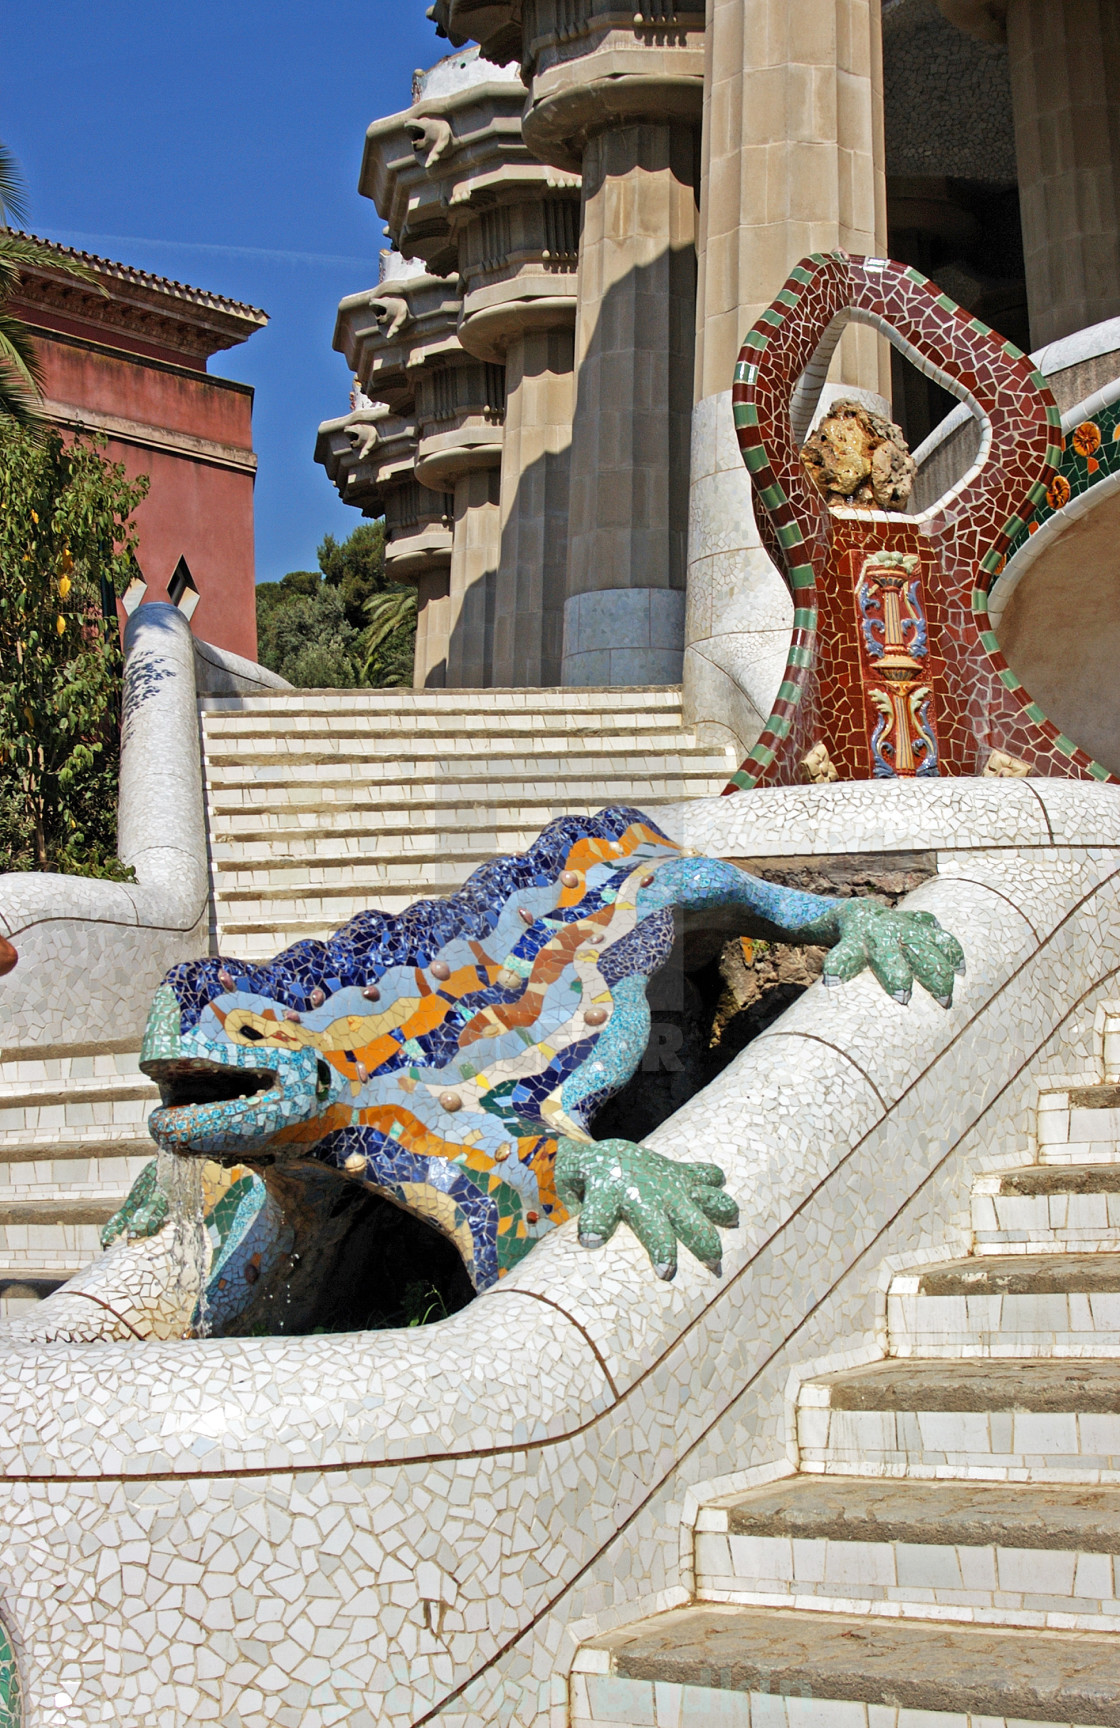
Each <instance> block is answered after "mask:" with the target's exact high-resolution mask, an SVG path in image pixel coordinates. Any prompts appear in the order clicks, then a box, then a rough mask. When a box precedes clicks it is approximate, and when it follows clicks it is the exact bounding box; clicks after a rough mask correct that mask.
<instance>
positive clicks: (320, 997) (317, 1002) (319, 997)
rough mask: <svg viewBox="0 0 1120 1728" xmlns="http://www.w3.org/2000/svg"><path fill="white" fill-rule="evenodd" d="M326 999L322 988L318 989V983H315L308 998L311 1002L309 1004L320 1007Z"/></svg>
mask: <svg viewBox="0 0 1120 1728" xmlns="http://www.w3.org/2000/svg"><path fill="white" fill-rule="evenodd" d="M326 999H327V997H326V992H325V991H323V990H320V988H319V986H318V984H316V986H315V988H314V990H312V992H311V995H310V996H309V998H308V1000H309V1002H310V1003H311V1006H312V1007H313V1008H321V1007H322V1006H323V1003H324V1002H325V1001H326Z"/></svg>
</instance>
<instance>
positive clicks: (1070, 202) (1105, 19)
mask: <svg viewBox="0 0 1120 1728" xmlns="http://www.w3.org/2000/svg"><path fill="white" fill-rule="evenodd" d="M1007 47H1008V53H1009V57H1010V61H1011V100H1012V105H1013V109H1014V115H1015V154H1016V157H1017V160H1018V170H1019V209H1020V214H1021V219H1022V225H1023V257H1024V259H1025V261H1026V267H1027V304H1028V307H1029V309H1030V321H1031V345H1032V347H1034V348H1041V347H1042V346H1043V345H1044V344H1045V343H1047V342H1055V341H1057V339H1058V338H1059V337H1060V336H1068V335H1070V334H1071V333H1072V332H1073V331H1074V330H1082V329H1084V328H1085V326H1086V325H1087V324H1099V323H1100V322H1101V321H1102V320H1103V319H1105V318H1115V317H1116V316H1117V315H1118V314H1120V8H1118V7H1117V5H1116V0H1012V4H1011V5H1010V7H1009V8H1008V13H1007Z"/></svg>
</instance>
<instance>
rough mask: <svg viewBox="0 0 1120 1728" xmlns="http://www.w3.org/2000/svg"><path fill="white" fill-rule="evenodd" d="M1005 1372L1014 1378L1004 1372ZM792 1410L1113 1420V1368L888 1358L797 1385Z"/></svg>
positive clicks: (1069, 1362)
mask: <svg viewBox="0 0 1120 1728" xmlns="http://www.w3.org/2000/svg"><path fill="white" fill-rule="evenodd" d="M1012 1368H1013V1369H1015V1370H1016V1372H1015V1373H1010V1372H1008V1370H1009V1369H1012ZM953 1369H956V1370H957V1372H956V1373H955V1374H954V1373H952V1372H951V1370H953ZM1095 1370H1100V1372H1095ZM985 1381H987V1382H988V1384H987V1385H985ZM892 1382H893V1384H892ZM797 1404H798V1409H799V1410H804V1411H810V1410H826V1409H830V1410H838V1411H839V1410H843V1411H846V1412H849V1413H853V1414H863V1415H886V1414H898V1413H902V1412H906V1413H910V1412H913V1413H920V1414H938V1415H944V1414H959V1415H964V1414H992V1413H996V1412H1000V1413H1007V1412H1013V1413H1015V1414H1019V1415H1027V1414H1033V1415H1045V1414H1052V1415H1089V1414H1099V1415H1110V1416H1111V1415H1120V1369H1117V1367H1116V1365H1115V1364H1114V1363H1113V1362H1111V1361H1108V1360H1103V1361H1095V1360H1093V1359H1092V1358H1084V1357H1081V1358H1076V1357H1072V1358H1071V1357H1063V1358H1060V1359H1058V1360H1051V1359H1045V1358H1043V1359H1039V1358H1037V1357H1030V1358H1025V1359H1023V1360H1019V1359H1017V1358H1015V1357H1012V1358H1006V1357H997V1358H994V1359H976V1358H963V1359H962V1358H960V1357H951V1358H948V1359H946V1358H942V1357H931V1358H928V1359H927V1358H924V1357H922V1358H910V1357H905V1358H903V1357H897V1356H890V1357H885V1358H883V1359H881V1360H880V1361H878V1362H875V1363H872V1364H869V1365H868V1367H866V1368H857V1369H849V1370H846V1371H844V1372H842V1373H839V1374H830V1375H821V1376H820V1377H818V1378H816V1379H812V1380H805V1381H803V1382H802V1384H801V1387H800V1390H799V1392H798V1398H797ZM865 1474H866V1472H865Z"/></svg>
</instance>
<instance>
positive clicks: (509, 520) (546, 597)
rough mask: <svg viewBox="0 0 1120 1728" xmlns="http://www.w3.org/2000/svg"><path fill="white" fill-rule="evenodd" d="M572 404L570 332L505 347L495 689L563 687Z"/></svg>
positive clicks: (536, 335)
mask: <svg viewBox="0 0 1120 1728" xmlns="http://www.w3.org/2000/svg"><path fill="white" fill-rule="evenodd" d="M573 395H574V391H573V375H572V332H571V330H570V329H567V330H564V329H559V330H534V331H530V332H528V333H526V334H525V335H522V336H519V337H517V338H516V340H515V341H513V342H511V344H510V346H509V348H508V349H507V351H506V418H505V434H504V440H503V445H502V484H501V508H500V517H501V526H500V532H501V563H500V568H499V572H498V582H497V594H496V608H495V617H494V665H493V673H494V683H495V684H498V685H509V686H519V685H530V686H532V685H550V684H559V682H560V659H561V650H562V647H563V636H564V597H565V593H566V586H565V584H566V579H567V563H568V459H569V451H570V446H571V438H572V404H573Z"/></svg>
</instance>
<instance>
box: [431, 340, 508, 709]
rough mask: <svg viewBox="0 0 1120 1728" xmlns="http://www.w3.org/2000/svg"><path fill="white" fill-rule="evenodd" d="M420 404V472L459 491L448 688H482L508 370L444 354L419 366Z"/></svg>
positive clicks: (488, 665)
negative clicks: (420, 369) (505, 371)
mask: <svg viewBox="0 0 1120 1728" xmlns="http://www.w3.org/2000/svg"><path fill="white" fill-rule="evenodd" d="M416 407H417V419H418V421H419V425H420V443H419V449H418V454H417V462H416V478H417V480H419V482H420V484H421V485H422V486H428V487H430V488H431V489H432V490H433V491H436V492H450V493H452V495H453V497H454V506H453V511H452V515H453V520H454V527H453V531H452V542H451V569H450V585H449V596H448V606H447V631H448V647H447V679H446V681H447V685H448V687H449V688H454V689H482V688H484V687H485V686H486V685H488V684H492V683H493V627H494V615H495V599H496V596H495V589H496V584H497V577H498V560H499V556H500V553H501V519H500V513H499V502H500V472H501V462H502V435H503V434H502V419H503V415H504V410H505V381H504V376H503V370H502V368H501V367H500V366H495V365H484V364H483V363H482V362H481V361H478V360H474V359H472V358H471V357H470V356H468V355H466V354H463V353H462V352H460V353H459V354H457V355H452V354H450V353H445V354H443V355H442V356H441V358H440V362H439V364H438V365H434V366H431V367H428V368H425V369H423V370H422V371H420V372H419V373H418V375H417V378H416Z"/></svg>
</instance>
